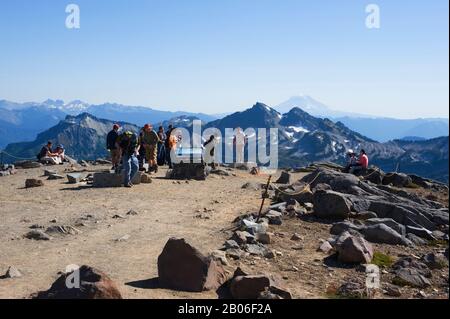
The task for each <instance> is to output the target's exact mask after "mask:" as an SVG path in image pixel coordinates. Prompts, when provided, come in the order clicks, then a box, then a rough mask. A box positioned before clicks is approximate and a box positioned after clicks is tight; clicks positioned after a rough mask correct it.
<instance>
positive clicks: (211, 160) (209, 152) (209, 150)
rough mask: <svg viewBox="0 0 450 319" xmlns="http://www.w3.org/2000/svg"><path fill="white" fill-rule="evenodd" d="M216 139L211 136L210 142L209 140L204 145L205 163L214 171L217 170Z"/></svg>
mask: <svg viewBox="0 0 450 319" xmlns="http://www.w3.org/2000/svg"><path fill="white" fill-rule="evenodd" d="M216 144H217V141H216V137H215V136H214V135H211V136H210V137H209V140H207V141H206V142H205V143H203V147H204V148H205V162H206V163H207V164H211V167H212V168H213V169H215V168H216V163H215V149H216Z"/></svg>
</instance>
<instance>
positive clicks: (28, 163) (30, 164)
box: [14, 161, 43, 169]
mask: <svg viewBox="0 0 450 319" xmlns="http://www.w3.org/2000/svg"><path fill="white" fill-rule="evenodd" d="M14 166H16V167H20V168H24V169H29V168H39V167H42V166H43V165H42V164H41V163H38V162H34V161H19V162H15V163H14Z"/></svg>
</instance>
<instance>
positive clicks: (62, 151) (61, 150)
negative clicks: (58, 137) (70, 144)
mask: <svg viewBox="0 0 450 319" xmlns="http://www.w3.org/2000/svg"><path fill="white" fill-rule="evenodd" d="M55 153H56V154H58V156H59V158H60V159H61V164H63V162H64V161H65V159H66V150H65V149H64V145H62V144H59V145H58V146H56V150H55Z"/></svg>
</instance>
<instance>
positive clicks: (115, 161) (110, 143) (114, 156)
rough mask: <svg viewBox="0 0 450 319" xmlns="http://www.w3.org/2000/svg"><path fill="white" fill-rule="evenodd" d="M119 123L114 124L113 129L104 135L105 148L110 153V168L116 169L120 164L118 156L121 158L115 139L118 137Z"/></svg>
mask: <svg viewBox="0 0 450 319" xmlns="http://www.w3.org/2000/svg"><path fill="white" fill-rule="evenodd" d="M119 129H120V125H119V124H114V125H113V129H112V130H111V131H110V132H109V133H108V135H107V136H106V148H107V149H108V151H109V152H110V153H111V162H112V169H113V170H115V171H117V169H118V168H119V165H120V158H121V156H122V155H121V152H120V148H119V147H117V145H116V141H117V138H118V137H119Z"/></svg>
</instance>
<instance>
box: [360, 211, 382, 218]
mask: <svg viewBox="0 0 450 319" xmlns="http://www.w3.org/2000/svg"><path fill="white" fill-rule="evenodd" d="M355 218H358V219H361V220H368V219H373V218H378V216H377V214H376V213H374V212H369V211H363V212H359V213H357V214H356V216H355Z"/></svg>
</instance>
